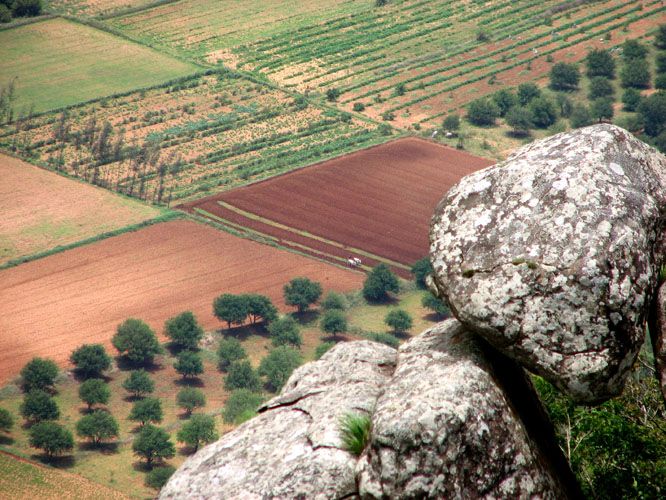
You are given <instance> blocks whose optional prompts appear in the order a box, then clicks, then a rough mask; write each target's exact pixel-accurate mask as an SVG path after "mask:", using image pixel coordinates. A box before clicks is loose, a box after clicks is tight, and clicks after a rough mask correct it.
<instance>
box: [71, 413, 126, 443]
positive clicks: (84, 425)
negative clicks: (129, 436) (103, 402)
mask: <svg viewBox="0 0 666 500" xmlns="http://www.w3.org/2000/svg"><path fill="white" fill-rule="evenodd" d="M118 432H119V427H118V422H117V421H116V419H115V418H113V416H112V415H111V414H110V413H109V412H106V411H103V410H95V411H94V412H92V413H89V414H88V415H84V416H83V417H81V419H80V420H79V421H78V422H77V423H76V434H77V435H79V436H81V437H83V438H87V439H90V440H91V441H92V442H93V443H95V444H99V443H101V442H102V441H105V440H108V439H112V438H114V437H118Z"/></svg>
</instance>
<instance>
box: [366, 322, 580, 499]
mask: <svg viewBox="0 0 666 500" xmlns="http://www.w3.org/2000/svg"><path fill="white" fill-rule="evenodd" d="M482 343H483V341H482V340H481V341H480V340H479V339H478V337H476V336H475V335H474V334H471V333H470V332H468V331H466V330H465V329H464V327H463V326H462V325H461V324H460V323H459V322H458V321H456V320H449V321H446V322H444V323H440V324H439V325H437V326H436V327H434V328H432V329H430V330H428V331H426V332H425V333H423V334H422V335H420V336H419V337H416V338H415V339H413V340H411V341H410V342H408V343H407V344H405V345H403V346H402V347H401V348H400V351H399V355H398V367H397V369H396V372H395V374H394V376H393V379H392V380H391V382H390V383H389V384H388V385H387V386H386V388H385V390H384V392H383V393H382V395H381V396H380V398H379V401H378V403H377V408H376V410H375V413H374V416H373V419H372V422H373V430H372V439H371V442H370V446H369V448H368V449H367V450H366V453H365V455H364V456H363V457H362V459H361V461H360V462H359V466H358V470H359V493H360V495H361V497H371V498H480V497H488V498H533V497H536V498H566V497H567V496H575V495H570V493H569V492H568V491H567V488H566V487H565V486H563V484H562V483H561V482H560V480H559V479H558V477H557V473H556V472H555V470H556V469H557V467H556V466H555V465H553V464H552V460H551V458H550V457H547V456H545V455H544V453H543V451H541V450H539V448H538V446H537V445H536V443H535V442H534V441H533V440H532V438H531V437H530V436H529V435H528V431H527V430H526V428H525V425H524V424H523V422H522V420H521V417H520V415H519V414H518V412H517V411H516V409H515V407H514V405H513V403H512V402H510V401H509V400H508V397H507V395H506V394H505V393H504V389H503V387H502V386H501V385H500V384H499V383H498V374H497V373H496V369H495V367H494V366H493V365H492V363H491V362H490V361H489V359H488V355H487V353H486V351H485V350H484V348H483V345H482ZM488 347H489V346H488ZM497 354H498V353H497ZM507 361H508V360H507ZM508 362H509V363H512V362H510V361H508ZM503 371H504V373H505V374H506V372H508V371H513V374H514V375H515V376H516V377H515V379H514V380H513V381H512V382H513V385H515V384H518V385H519V386H520V387H521V388H522V393H520V394H519V395H518V396H519V398H520V399H521V400H522V401H532V402H535V401H536V399H534V398H533V396H534V393H533V390H532V387H531V385H530V384H529V382H528V381H527V380H526V379H525V378H524V375H523V371H522V370H521V369H520V368H519V367H517V366H516V365H515V364H514V365H513V370H511V369H510V368H509V369H508V370H507V369H504V370H503ZM518 392H521V391H518ZM536 404H537V405H538V404H539V403H538V402H537V403H536ZM538 410H539V407H534V408H532V410H531V411H532V418H534V415H536V414H538ZM548 432H549V430H548V427H547V424H546V426H545V428H541V429H538V430H537V433H542V434H545V435H548ZM550 437H551V439H552V440H553V443H554V435H552V436H550ZM553 447H554V448H555V451H556V452H557V453H559V450H557V446H556V445H553ZM562 460H564V457H563V456H560V462H562ZM563 463H564V464H565V465H564V468H565V469H567V470H568V466H567V465H566V462H563ZM565 476H567V479H570V478H571V477H572V476H571V474H570V473H568V474H565Z"/></svg>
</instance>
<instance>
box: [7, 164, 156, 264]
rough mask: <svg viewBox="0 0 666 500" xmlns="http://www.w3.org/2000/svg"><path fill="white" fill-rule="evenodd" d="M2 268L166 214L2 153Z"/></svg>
mask: <svg viewBox="0 0 666 500" xmlns="http://www.w3.org/2000/svg"><path fill="white" fill-rule="evenodd" d="M0 179H2V182H1V183H0V213H1V214H2V217H1V218H0V265H2V264H3V263H5V262H7V261H9V260H12V259H16V258H17V257H22V256H26V255H31V254H34V253H39V252H44V251H46V250H49V249H51V248H53V247H56V246H62V245H67V244H71V243H74V242H77V241H81V240H84V239H87V238H90V237H93V236H95V235H98V234H100V233H105V232H108V231H112V230H114V229H119V228H122V227H125V226H129V225H133V224H137V223H139V222H142V221H144V220H147V219H152V218H155V217H157V216H159V215H160V210H158V209H156V208H154V207H150V206H146V205H144V204H141V203H139V202H136V201H134V200H128V199H126V198H123V197H120V196H116V195H114V194H112V193H109V192H108V191H105V190H104V189H101V188H96V187H93V186H90V185H88V184H85V183H83V182H77V181H75V180H72V179H67V178H65V177H62V176H60V175H57V174H54V173H53V172H48V171H45V170H44V169H41V168H38V167H35V166H33V165H30V164H29V163H25V162H23V161H21V160H17V159H16V158H12V157H10V156H5V155H2V154H0Z"/></svg>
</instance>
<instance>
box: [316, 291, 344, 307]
mask: <svg viewBox="0 0 666 500" xmlns="http://www.w3.org/2000/svg"><path fill="white" fill-rule="evenodd" d="M348 307H349V304H348V303H347V299H346V298H345V296H344V295H342V294H341V293H337V292H333V291H330V292H328V293H327V294H326V297H324V300H322V301H321V308H322V309H323V310H324V311H329V310H331V309H338V310H340V311H344V310H345V309H347V308H348Z"/></svg>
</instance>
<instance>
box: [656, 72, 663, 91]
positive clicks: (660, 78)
mask: <svg viewBox="0 0 666 500" xmlns="http://www.w3.org/2000/svg"><path fill="white" fill-rule="evenodd" d="M654 88H655V89H658V90H664V89H666V73H662V74H659V75H657V76H656V78H655V79H654Z"/></svg>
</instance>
